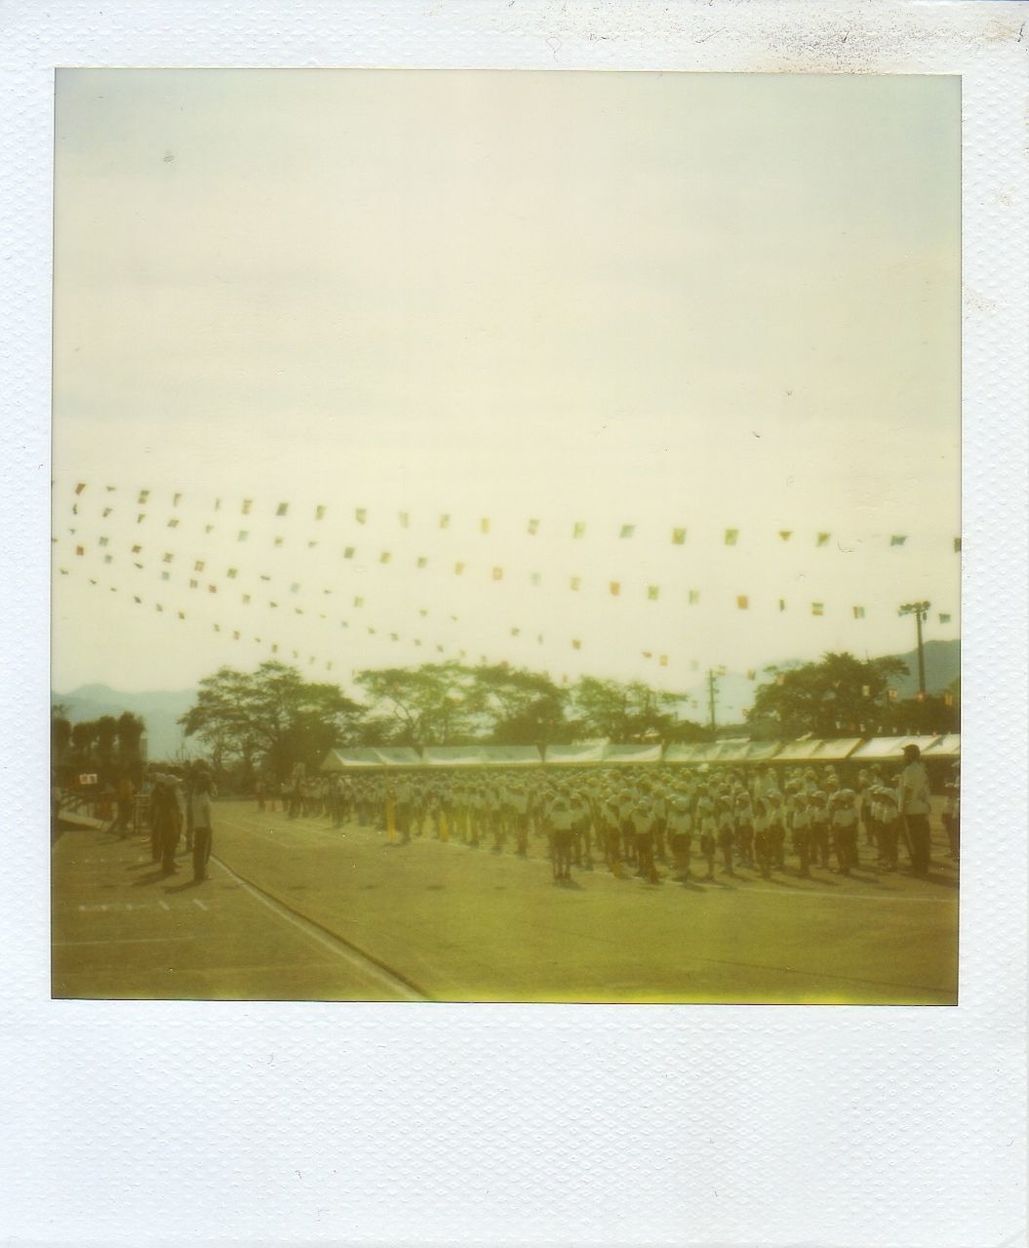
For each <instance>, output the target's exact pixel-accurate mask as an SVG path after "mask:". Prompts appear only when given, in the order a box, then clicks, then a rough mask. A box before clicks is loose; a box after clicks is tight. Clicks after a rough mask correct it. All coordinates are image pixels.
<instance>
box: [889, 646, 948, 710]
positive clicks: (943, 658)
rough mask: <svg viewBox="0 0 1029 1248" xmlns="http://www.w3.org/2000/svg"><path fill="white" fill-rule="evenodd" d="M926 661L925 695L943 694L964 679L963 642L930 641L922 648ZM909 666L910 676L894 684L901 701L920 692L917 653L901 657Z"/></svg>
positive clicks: (901, 655)
mask: <svg viewBox="0 0 1029 1248" xmlns="http://www.w3.org/2000/svg"><path fill="white" fill-rule="evenodd" d="M922 654H923V656H924V658H925V691H926V693H943V692H944V690H946V689H949V688H950V686H951V685H952V684H953V683H954V682H955V681H956V680H958V679H959V678H960V676H961V642H960V641H927V642H926V643H925V645H924V646H923V647H922ZM897 658H898V659H900V661H901V662H902V663H906V664H907V667H908V673H909V674H908V675H907V676H902V677H901V678H900V679H899V680H896V681H894V682H893V683H894V685H895V686H896V688H897V691H898V693H899V694H900V696H901V697H902V698H913V697H914V696H915V694H916V693H917V692H918V651H917V650H912V651H911V653H910V654H898V655H897Z"/></svg>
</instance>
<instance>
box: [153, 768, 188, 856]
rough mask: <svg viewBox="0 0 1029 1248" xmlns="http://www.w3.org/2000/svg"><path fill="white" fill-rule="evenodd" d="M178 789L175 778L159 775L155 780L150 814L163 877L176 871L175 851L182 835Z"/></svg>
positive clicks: (154, 842)
mask: <svg viewBox="0 0 1029 1248" xmlns="http://www.w3.org/2000/svg"><path fill="white" fill-rule="evenodd" d="M178 787H179V786H178V783H177V781H176V778H175V777H174V776H171V775H159V776H156V777H155V778H154V791H153V794H152V796H151V799H150V801H151V806H150V812H151V820H152V828H153V844H154V848H155V850H156V851H157V856H159V857H160V860H161V874H162V875H171V874H172V872H173V871H174V870H175V850H176V848H177V846H178V843H179V836H180V835H181V833H182V809H181V807H180V805H179V794H178Z"/></svg>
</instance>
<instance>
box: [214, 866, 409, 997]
mask: <svg viewBox="0 0 1029 1248" xmlns="http://www.w3.org/2000/svg"><path fill="white" fill-rule="evenodd" d="M213 857H214V855H213V854H212V858H213ZM216 861H217V863H218V865H219V866H220V867H221V869H222V870H223V871H224V872H226V874H227V875H230V876H232V878H233V879H234V880H235V881H236V882H237V883H238V884H240V885H242V887H243V888H245V889H246V890H247V892H248V893H249V894H250V895H251V897H255V898H256V899H257V900H258V901H259V902H260V903H261V904H262V905H264V906H267V908H268V909H269V910H270V911H271V912H272V913H273V914H276V915H278V917H279V918H280V919H284V920H285V921H286V922H287V923H289V924H291V925H292V926H293V927H295V928H296V929H297V931H298V932H303V934H304V935H305V936H307V937H308V938H309V939H311V940H314V941H317V943H318V944H320V945H322V946H323V947H324V948H326V949H329V950H331V951H332V952H333V953H334V954H336V956H337V957H339V958H342V960H343V961H344V962H347V963H348V964H349V965H350V966H352V967H353V968H354V969H355V970H358V971H360V972H361V973H362V974H363V975H364V976H365V977H366V978H369V979H372V980H377V981H378V982H379V983H381V984H384V985H385V986H386V987H388V988H390V989H392V990H393V991H394V992H396V993H398V994H399V995H400V996H401V997H403V999H404V1000H405V1001H424V1000H425V998H424V997H423V996H422V995H421V993H418V992H415V991H414V989H413V988H409V987H408V986H407V984H405V983H404V982H403V980H400V979H395V978H394V977H393V976H392V975H390V974H388V973H387V972H386V971H384V970H382V969H381V968H380V967H378V966H376V965H375V963H374V962H371V961H370V960H368V959H366V958H364V957H362V956H360V955H359V954H357V953H356V952H351V950H349V949H348V948H346V946H345V945H343V944H342V943H338V942H337V941H335V940H330V938H329V937H328V936H326V935H325V934H324V933H323V932H320V931H319V930H318V929H317V928H316V927H314V926H313V925H312V924H309V923H306V922H303V921H301V920H300V919H299V918H298V917H297V916H296V915H293V914H291V913H290V912H289V911H288V910H287V909H286V908H285V906H283V905H282V904H281V903H279V902H274V901H272V900H271V898H269V897H266V896H265V895H264V893H262V892H261V891H260V890H259V889H256V888H254V887H253V885H251V884H250V883H249V882H248V881H247V880H244V879H243V877H242V876H241V875H237V874H236V873H235V871H233V870H232V868H231V867H228V866H226V865H225V863H224V862H222V860H221V859H220V858H218V859H216Z"/></svg>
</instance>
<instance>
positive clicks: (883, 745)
mask: <svg viewBox="0 0 1029 1248" xmlns="http://www.w3.org/2000/svg"><path fill="white" fill-rule="evenodd" d="M939 740H940V738H939V737H873V738H872V740H871V741H866V742H864V744H863V745H861V746H860V747H859V748H858V749H856V750H855V751H854V757H855V758H856V759H858V758H861V759H864V758H873V759H877V758H881V759H900V758H903V756H904V746H905V745H917V746H918V748H919V749H920V750H921V751H922V753H923V754H924V753H925V752H926V751H927V750H928V749H929V747H930V746H931V745H933V744H934V742H936V741H939Z"/></svg>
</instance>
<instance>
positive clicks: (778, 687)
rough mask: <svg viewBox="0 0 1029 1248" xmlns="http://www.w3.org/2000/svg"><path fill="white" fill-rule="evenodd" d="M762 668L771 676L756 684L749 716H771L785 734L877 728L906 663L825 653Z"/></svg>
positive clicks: (856, 731) (843, 733) (846, 733)
mask: <svg viewBox="0 0 1029 1248" xmlns="http://www.w3.org/2000/svg"><path fill="white" fill-rule="evenodd" d="M765 670H766V671H768V672H769V673H771V675H772V676H773V677H774V679H773V681H772V682H771V683H770V684H764V685H761V686H760V687H759V688H758V690H757V693H756V695H755V698H754V705H753V707H751V709H750V710H749V711H748V712H747V720H748V722H750V721H770V722H771V723H773V724H775V725H776V726H777V728H778V730H779V734H780V735H781V736H783V737H799V736H802V735H804V734H805V733H811V734H813V735H814V736H817V737H838V736H861V735H864V734H866V733H870V732H875V731H879V724H880V723H881V722H882V721H883V720H885V719H887V718H888V716H889V710H888V706H889V699H888V690H889V683H890V681H891V680H892V679H894V678H896V677H899V676H905V675H907V670H908V669H907V665H906V664H905V663H903V662H902V661H901V660H900V659H897V658H892V657H891V658H883V659H866V660H861V659H857V658H855V657H854V656H853V655H852V654H847V653H841V654H835V653H828V654H825V655H823V656H822V658H821V659H820V660H819V661H818V662H817V663H805V664H804V665H803V666H801V667H795V668H791V669H788V670H784V669H780V668H777V667H769V668H766V669H765Z"/></svg>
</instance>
